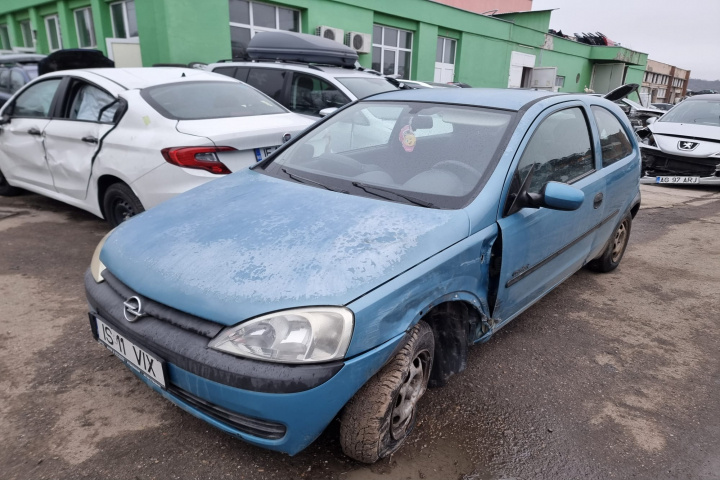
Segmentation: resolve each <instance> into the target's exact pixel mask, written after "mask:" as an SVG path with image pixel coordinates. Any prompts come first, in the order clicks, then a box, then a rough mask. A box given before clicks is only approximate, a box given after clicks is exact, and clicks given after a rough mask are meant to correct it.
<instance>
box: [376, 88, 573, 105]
mask: <svg viewBox="0 0 720 480" xmlns="http://www.w3.org/2000/svg"><path fill="white" fill-rule="evenodd" d="M558 95H563V96H565V94H558V93H553V92H549V91H547V90H527V89H520V88H507V89H504V88H424V89H417V90H397V91H395V90H394V91H390V92H385V93H379V94H377V95H373V96H371V97H367V98H366V99H365V100H399V101H415V102H439V103H455V104H461V105H475V106H478V107H490V108H503V109H507V110H520V109H521V108H522V107H523V106H525V105H527V104H528V103H531V102H534V101H536V100H540V99H541V98H546V97H552V96H558Z"/></svg>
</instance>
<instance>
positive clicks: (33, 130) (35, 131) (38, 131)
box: [28, 127, 42, 137]
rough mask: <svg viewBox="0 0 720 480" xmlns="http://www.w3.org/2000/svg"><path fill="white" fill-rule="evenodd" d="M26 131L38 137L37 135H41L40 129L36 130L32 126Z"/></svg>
mask: <svg viewBox="0 0 720 480" xmlns="http://www.w3.org/2000/svg"><path fill="white" fill-rule="evenodd" d="M28 133H29V134H30V135H35V136H36V137H39V136H41V135H42V132H41V131H40V130H38V129H37V128H35V127H33V128H31V129H30V130H28Z"/></svg>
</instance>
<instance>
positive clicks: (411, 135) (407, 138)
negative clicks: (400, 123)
mask: <svg viewBox="0 0 720 480" xmlns="http://www.w3.org/2000/svg"><path fill="white" fill-rule="evenodd" d="M416 141H417V138H416V137H415V132H413V131H412V127H410V125H405V126H404V127H402V128H401V129H400V143H402V147H403V149H404V150H405V151H406V152H412V151H413V150H414V149H415V142H416Z"/></svg>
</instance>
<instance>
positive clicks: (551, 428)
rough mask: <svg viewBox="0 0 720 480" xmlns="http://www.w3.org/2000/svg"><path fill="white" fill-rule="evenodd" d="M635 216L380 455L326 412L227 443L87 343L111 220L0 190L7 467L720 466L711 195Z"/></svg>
mask: <svg viewBox="0 0 720 480" xmlns="http://www.w3.org/2000/svg"><path fill="white" fill-rule="evenodd" d="M708 192H709V193H708V195H706V196H703V197H702V198H691V199H690V200H687V201H686V200H685V199H683V200H682V202H681V203H678V204H677V205H674V206H673V208H653V209H644V210H641V212H640V214H639V215H638V217H637V218H636V220H635V222H634V223H633V229H632V233H631V239H630V245H629V247H628V251H627V253H626V256H625V258H624V259H623V262H622V264H621V266H620V267H619V268H618V270H616V271H615V272H613V273H610V274H606V275H598V274H594V273H591V272H589V271H585V270H583V271H580V272H578V273H577V274H575V275H574V276H573V277H571V278H570V279H569V280H568V281H566V282H565V283H564V284H563V285H561V286H560V287H559V288H558V289H556V290H555V291H554V292H552V293H551V294H550V295H548V296H547V297H545V298H544V299H543V300H541V301H540V302H539V303H538V304H536V305H535V306H533V307H531V308H530V309H528V310H527V311H526V312H525V313H524V314H523V315H522V316H521V317H519V318H518V319H516V320H514V321H513V322H511V323H510V324H509V325H508V326H507V327H505V328H504V329H503V330H501V331H500V332H498V333H497V335H496V336H495V337H494V338H493V339H492V340H491V341H490V342H488V343H487V344H484V345H481V346H476V347H474V348H472V349H471V351H470V356H469V359H468V367H467V370H466V371H465V372H463V373H462V374H459V375H456V376H455V377H453V378H452V379H451V380H450V381H449V383H448V385H447V386H446V387H444V388H441V389H433V390H429V391H428V392H427V393H426V395H425V397H424V398H423V399H422V401H421V402H420V406H419V421H418V425H417V426H416V428H415V431H414V432H413V433H412V436H411V437H410V439H409V441H408V443H407V444H406V445H405V446H404V447H403V448H402V449H401V450H400V451H399V452H397V453H396V454H395V455H393V456H391V457H390V458H387V459H384V460H381V461H379V462H378V463H376V464H374V465H371V466H367V465H361V464H358V463H356V462H353V461H351V460H349V459H347V458H346V457H344V456H343V454H342V451H341V450H340V446H339V444H338V441H337V438H338V431H339V425H338V422H337V421H335V422H333V423H332V424H331V425H330V426H329V427H328V429H327V430H326V431H325V432H324V433H323V434H322V435H321V437H320V438H319V439H318V440H317V441H316V442H315V443H313V444H312V445H311V446H310V447H309V448H308V449H306V450H305V451H303V452H301V453H300V454H298V455H297V456H295V457H289V456H287V455H283V454H279V453H274V452H270V451H266V450H262V449H260V448H256V447H253V446H250V445H247V444H245V443H243V442H242V441H239V440H236V439H234V438H232V437H230V436H228V435H225V434H223V433H221V432H219V431H217V430H215V429H214V428H212V427H210V426H208V425H207V424H205V423H204V422H202V421H200V420H197V419H195V418H194V417H192V416H191V415H189V414H187V413H185V412H183V411H182V410H180V409H179V408H177V407H174V406H173V405H172V404H170V403H169V402H167V401H165V400H164V399H162V398H161V397H160V396H159V395H157V394H155V393H154V392H152V391H151V390H150V389H148V388H147V387H146V386H145V385H144V384H143V383H141V382H140V380H138V379H137V378H136V377H135V376H134V375H133V374H132V373H130V371H129V370H128V369H127V368H126V367H124V366H123V365H122V364H121V363H120V362H119V360H118V359H117V358H115V356H113V355H112V354H111V353H110V352H109V351H107V350H105V349H104V348H102V347H100V346H99V345H98V344H97V343H96V342H95V341H94V340H92V337H91V335H90V329H89V323H88V319H87V314H86V305H85V300H84V290H83V284H82V278H83V272H84V270H85V269H86V268H87V265H88V263H89V259H90V256H91V254H92V251H93V249H94V248H95V245H96V244H97V242H98V241H99V240H100V238H102V236H103V235H104V234H105V233H106V232H107V230H108V228H107V227H106V225H105V224H104V223H103V222H102V221H100V220H98V219H96V218H94V217H92V216H91V215H89V214H85V213H83V212H80V211H78V210H76V209H73V208H72V207H67V206H65V205H63V204H60V203H57V202H54V201H52V200H48V199H45V198H43V197H39V196H35V195H23V196H20V197H16V198H12V199H8V198H4V199H0V251H2V254H1V255H0V432H2V435H1V436H0V471H2V472H3V474H2V477H3V478H6V479H43V478H48V479H49V478H52V479H78V478H80V479H82V478H87V479H104V478H107V479H118V480H120V479H154V478H156V479H172V478H182V479H196V478H197V479H214V478H244V479H306V478H307V479H310V478H312V479H316V478H317V479H326V478H327V479H363V480H364V479H464V480H480V479H501V478H507V479H509V478H518V479H535V478H540V479H543V478H547V479H556V478H579V477H583V478H598V479H601V478H602V479H606V478H648V479H650V478H653V479H655V478H660V479H666V478H667V479H670V478H697V479H712V478H718V477H720V453H719V452H720V417H718V416H717V412H718V411H720V357H718V355H717V351H718V349H719V347H720V323H718V319H719V318H720V302H718V301H717V300H716V299H717V292H718V286H720V256H719V255H718V254H717V252H718V250H719V249H720V248H719V247H720V240H718V239H719V238H720V220H718V218H717V211H718V208H719V207H720V194H713V193H712V192H711V191H708Z"/></svg>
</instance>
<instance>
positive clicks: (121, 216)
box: [112, 198, 135, 224]
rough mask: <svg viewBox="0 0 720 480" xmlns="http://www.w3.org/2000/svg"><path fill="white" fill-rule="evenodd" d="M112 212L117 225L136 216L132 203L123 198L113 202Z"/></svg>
mask: <svg viewBox="0 0 720 480" xmlns="http://www.w3.org/2000/svg"><path fill="white" fill-rule="evenodd" d="M112 212H113V216H114V217H115V223H117V224H120V223H122V222H124V221H125V220H127V219H128V218H130V217H132V216H133V215H135V209H134V208H133V207H132V205H130V202H128V201H127V200H124V199H122V198H118V199H116V200H115V201H114V202H113V208H112Z"/></svg>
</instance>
